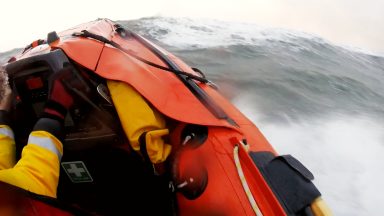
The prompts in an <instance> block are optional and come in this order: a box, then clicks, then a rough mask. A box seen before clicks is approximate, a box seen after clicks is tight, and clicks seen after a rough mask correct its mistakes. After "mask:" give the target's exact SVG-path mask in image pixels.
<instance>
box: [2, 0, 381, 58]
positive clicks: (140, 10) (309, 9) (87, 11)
mask: <svg viewBox="0 0 384 216" xmlns="http://www.w3.org/2000/svg"><path fill="white" fill-rule="evenodd" d="M98 2H99V3H98ZM0 6H1V11H0V28H1V40H0V52H3V51H7V50H9V49H12V48H16V47H24V46H25V45H26V44H28V43H31V42H32V41H33V40H36V39H39V38H45V37H46V34H47V33H48V32H50V31H53V30H56V31H61V30H65V29H66V28H69V27H72V26H74V25H77V24H80V23H83V22H87V21H91V20H94V19H96V18H99V17H102V18H110V19H112V20H128V19H136V18H141V17H146V16H154V15H162V16H173V17H198V18H213V19H219V20H230V21H241V22H252V23H256V24H259V25H263V26H269V27H283V28H288V29H295V30H300V31H305V32H308V33H313V34H316V35H318V36H321V37H324V38H325V39H328V40H330V41H332V42H334V43H337V44H342V45H348V46H352V47H358V48H362V49H364V50H368V51H372V52H380V53H384V25H383V23H382V22H383V21H384V0H365V1H362V0H153V1H148V0H135V1H130V0H104V1H97V0H93V1H91V0H76V1H75V0H66V1H55V0H35V1H34V0H7V1H1V3H0Z"/></svg>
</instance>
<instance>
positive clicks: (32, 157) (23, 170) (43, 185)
mask: <svg viewBox="0 0 384 216" xmlns="http://www.w3.org/2000/svg"><path fill="white" fill-rule="evenodd" d="M61 130H62V123H60V122H58V121H57V120H54V119H49V118H42V119H40V120H39V121H38V122H37V123H36V125H35V128H34V131H33V132H32V133H31V134H30V136H29V139H28V144H27V145H26V146H25V147H24V148H23V151H22V155H21V159H20V160H19V161H18V162H17V164H16V165H15V166H14V167H13V168H10V169H6V170H0V181H2V182H6V183H9V184H12V185H15V186H17V187H20V188H23V189H25V190H28V191H31V192H33V193H36V194H41V195H46V196H50V197H56V189H57V185H58V180H59V173H60V160H61V156H62V154H63V146H62V143H61V142H60V140H59V139H57V138H56V137H59V136H60V131H61ZM58 132H59V133H58ZM53 134H55V135H56V136H54V135H53Z"/></svg>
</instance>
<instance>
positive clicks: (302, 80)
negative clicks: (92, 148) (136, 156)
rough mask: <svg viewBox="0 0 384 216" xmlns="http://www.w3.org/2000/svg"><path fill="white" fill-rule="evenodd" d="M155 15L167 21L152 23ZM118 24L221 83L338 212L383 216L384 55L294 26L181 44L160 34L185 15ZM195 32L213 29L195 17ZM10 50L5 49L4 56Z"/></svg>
mask: <svg viewBox="0 0 384 216" xmlns="http://www.w3.org/2000/svg"><path fill="white" fill-rule="evenodd" d="M157 21H161V23H162V24H164V23H165V24H167V22H169V23H168V24H169V25H168V26H169V27H167V28H166V27H162V28H153V26H150V25H149V24H148V23H156V22H157ZM188 22H189V23H188V24H190V20H189V21H188ZM120 23H121V24H122V25H124V26H125V27H127V28H129V29H132V30H134V31H136V32H138V33H140V34H142V35H144V36H145V37H147V38H148V39H150V40H152V41H154V42H155V43H157V44H159V45H160V46H162V47H164V48H166V49H167V50H169V51H171V52H172V53H174V54H176V55H177V56H179V57H180V58H181V59H183V60H184V61H185V62H187V63H188V64H189V65H190V66H193V67H197V68H199V69H201V70H202V71H203V72H204V73H205V74H206V76H207V77H208V78H209V79H210V80H212V81H214V82H215V83H216V84H218V85H219V87H220V91H221V92H222V93H223V94H224V95H225V96H226V97H227V98H229V99H230V100H231V101H232V102H233V103H234V104H235V105H236V106H237V107H238V108H239V109H240V110H241V111H242V112H243V113H245V114H246V115H247V116H248V117H249V118H250V119H251V120H252V121H253V122H254V123H255V124H256V125H257V126H258V127H259V128H260V129H261V131H262V132H263V133H264V135H265V136H266V138H267V139H268V140H269V141H270V143H271V144H272V145H273V146H274V147H275V148H276V150H277V151H278V152H279V153H280V154H292V155H294V156H295V157H297V158H298V159H299V160H301V161H302V162H303V163H304V164H305V165H306V166H307V167H308V168H309V169H310V170H311V171H312V172H313V173H314V175H315V178H316V179H315V184H316V185H317V186H318V188H319V189H320V191H321V192H322V194H323V197H324V199H325V200H326V201H327V202H328V204H329V205H330V206H331V208H332V211H333V212H334V214H335V215H345V216H350V215H384V209H383V208H382V207H381V203H382V201H384V200H383V198H382V194H384V183H383V182H384V174H383V172H382V171H383V170H384V157H383V154H384V126H383V122H384V57H381V56H376V55H372V54H366V53H363V52H356V51H352V50H349V49H345V48H343V47H340V46H337V45H334V44H331V43H329V42H327V41H325V40H322V39H321V38H313V39H311V38H308V37H302V36H300V35H297V36H295V35H294V33H292V34H291V35H290V38H289V39H286V40H285V39H284V37H282V38H280V39H279V38H273V37H271V38H270V39H269V38H268V37H267V39H263V40H262V41H260V40H258V39H257V37H255V41H254V43H253V44H247V45H245V44H243V43H239V44H231V45H222V46H207V47H204V46H197V47H177V46H174V45H173V44H172V43H169V41H168V42H167V43H166V42H164V41H166V40H163V39H165V38H166V37H167V35H168V34H170V33H172V31H175V29H177V27H178V25H179V26H181V25H187V24H185V23H183V21H179V20H177V19H164V18H161V17H154V18H146V19H140V20H132V21H120ZM217 25H222V22H221V23H218V24H217ZM222 28H225V26H222ZM191 31H195V32H196V31H200V33H201V34H202V35H203V34H207V33H209V34H212V35H213V36H214V33H215V32H214V31H213V30H212V29H208V28H207V27H206V26H198V24H196V25H193V28H191ZM292 35H293V36H292ZM180 37H181V38H182V37H183V36H182V35H180ZM234 38H235V39H237V40H239V39H240V40H241V39H242V38H243V35H241V34H240V35H239V34H236V35H234ZM12 54H13V52H7V53H1V54H0V62H4V61H5V60H4V59H6V58H7V57H6V56H10V55H12Z"/></svg>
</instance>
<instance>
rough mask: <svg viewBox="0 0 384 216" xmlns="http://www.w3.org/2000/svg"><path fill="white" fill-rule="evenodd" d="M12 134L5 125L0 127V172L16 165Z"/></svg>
mask: <svg viewBox="0 0 384 216" xmlns="http://www.w3.org/2000/svg"><path fill="white" fill-rule="evenodd" d="M13 136H14V135H13V132H12V130H11V128H10V127H8V126H7V125H0V170H3V169H9V168H12V167H13V166H14V165H15V163H16V161H15V160H16V153H15V151H16V147H15V140H14V138H13Z"/></svg>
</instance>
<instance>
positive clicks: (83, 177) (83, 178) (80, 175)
mask: <svg viewBox="0 0 384 216" xmlns="http://www.w3.org/2000/svg"><path fill="white" fill-rule="evenodd" d="M61 166H62V167H63V169H64V171H65V172H66V173H67V175H68V177H69V178H70V179H71V181H72V182H73V183H82V182H93V179H92V176H91V174H90V173H89V172H88V170H87V167H86V166H85V164H84V162H83V161H71V162H62V163H61Z"/></svg>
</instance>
